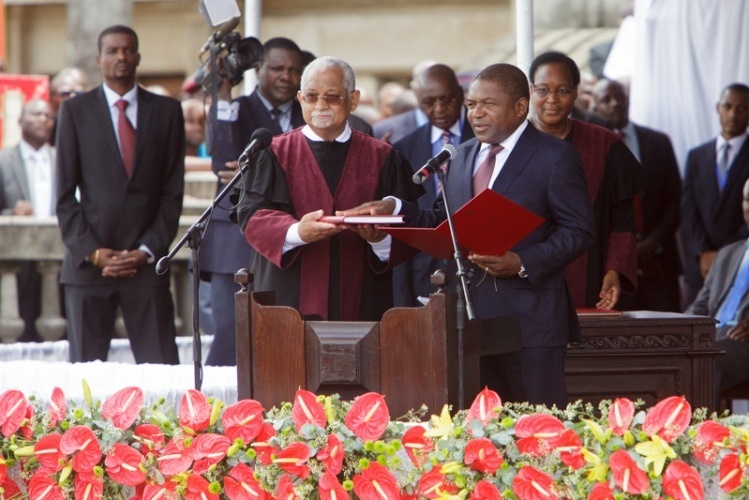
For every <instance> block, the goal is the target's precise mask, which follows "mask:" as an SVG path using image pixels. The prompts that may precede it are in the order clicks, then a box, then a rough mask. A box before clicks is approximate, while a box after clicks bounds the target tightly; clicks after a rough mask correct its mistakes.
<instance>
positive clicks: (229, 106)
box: [216, 101, 239, 122]
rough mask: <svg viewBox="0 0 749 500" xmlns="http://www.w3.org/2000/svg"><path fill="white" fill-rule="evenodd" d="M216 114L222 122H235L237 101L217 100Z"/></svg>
mask: <svg viewBox="0 0 749 500" xmlns="http://www.w3.org/2000/svg"><path fill="white" fill-rule="evenodd" d="M216 116H217V117H218V119H219V120H221V121H223V122H235V121H237V118H239V103H238V102H236V101H235V102H231V103H230V102H229V101H219V102H218V104H217V105H216Z"/></svg>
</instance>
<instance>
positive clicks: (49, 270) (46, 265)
mask: <svg viewBox="0 0 749 500" xmlns="http://www.w3.org/2000/svg"><path fill="white" fill-rule="evenodd" d="M36 268H37V269H38V270H39V273H40V274H41V275H42V314H41V316H39V318H38V319H37V320H36V331H37V332H39V336H40V337H41V338H42V339H44V340H49V341H54V340H60V339H61V338H63V336H64V335H65V326H66V325H67V322H66V321H65V319H64V318H63V317H62V315H61V314H60V284H59V281H60V269H61V268H62V265H61V264H60V261H52V260H44V261H39V262H38V263H37V265H36Z"/></svg>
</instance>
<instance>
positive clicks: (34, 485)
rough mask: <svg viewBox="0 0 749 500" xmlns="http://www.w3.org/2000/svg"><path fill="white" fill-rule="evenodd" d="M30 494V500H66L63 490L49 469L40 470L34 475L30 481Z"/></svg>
mask: <svg viewBox="0 0 749 500" xmlns="http://www.w3.org/2000/svg"><path fill="white" fill-rule="evenodd" d="M28 494H29V500H65V494H64V493H63V491H62V488H60V486H59V485H58V484H57V480H56V479H55V476H54V475H53V474H51V473H50V471H49V470H47V469H39V470H38V471H36V472H35V473H34V475H33V476H32V477H31V481H29V488H28Z"/></svg>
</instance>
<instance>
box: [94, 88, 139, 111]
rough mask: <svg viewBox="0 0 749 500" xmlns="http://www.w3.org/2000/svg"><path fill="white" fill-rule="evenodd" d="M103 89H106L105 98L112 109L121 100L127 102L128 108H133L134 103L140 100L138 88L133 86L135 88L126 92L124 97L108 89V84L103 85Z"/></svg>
mask: <svg viewBox="0 0 749 500" xmlns="http://www.w3.org/2000/svg"><path fill="white" fill-rule="evenodd" d="M101 87H102V88H103V89H104V97H106V99H107V105H108V106H109V107H110V108H111V107H112V106H114V105H115V103H116V102H117V101H119V100H120V99H124V100H126V101H127V104H128V107H130V106H132V105H133V103H137V99H138V86H137V85H133V88H131V89H130V90H128V91H127V92H125V94H124V95H120V94H118V93H117V92H115V91H114V90H112V89H110V88H109V87H107V84H106V83H102V84H101Z"/></svg>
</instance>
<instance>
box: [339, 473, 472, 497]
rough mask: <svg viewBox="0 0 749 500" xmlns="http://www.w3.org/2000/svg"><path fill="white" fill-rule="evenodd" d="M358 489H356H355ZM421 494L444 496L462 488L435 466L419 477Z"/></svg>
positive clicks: (422, 495) (425, 495)
mask: <svg viewBox="0 0 749 500" xmlns="http://www.w3.org/2000/svg"><path fill="white" fill-rule="evenodd" d="M354 491H356V490H354ZM418 491H419V496H421V497H426V498H442V496H443V495H444V494H446V493H447V494H454V493H458V491H460V489H459V488H458V487H457V486H455V485H454V484H453V483H451V482H449V481H448V480H447V478H446V477H445V476H444V475H443V474H441V473H440V471H439V469H438V468H437V467H435V468H434V469H432V470H431V471H429V472H427V473H426V474H424V475H423V476H421V479H419V487H418Z"/></svg>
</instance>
